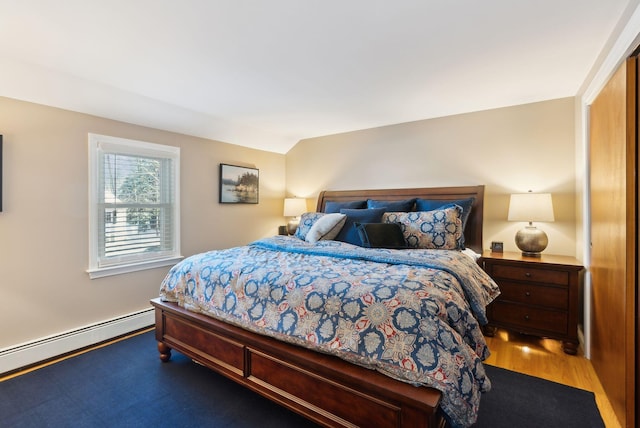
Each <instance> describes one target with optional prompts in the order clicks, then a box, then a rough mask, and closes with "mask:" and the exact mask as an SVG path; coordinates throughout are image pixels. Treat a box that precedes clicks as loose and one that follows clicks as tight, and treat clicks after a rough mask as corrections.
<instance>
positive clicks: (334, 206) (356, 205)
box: [324, 201, 367, 213]
mask: <svg viewBox="0 0 640 428" xmlns="http://www.w3.org/2000/svg"><path fill="white" fill-rule="evenodd" d="M366 207H367V201H347V202H334V201H329V202H327V203H325V204H324V212H325V213H339V212H340V210H341V209H361V208H366Z"/></svg>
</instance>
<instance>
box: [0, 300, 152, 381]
mask: <svg viewBox="0 0 640 428" xmlns="http://www.w3.org/2000/svg"><path fill="white" fill-rule="evenodd" d="M154 322H155V316H154V311H153V308H150V309H145V310H142V311H139V312H134V313H131V314H128V315H124V316H121V317H118V318H113V319H110V320H106V321H102V322H99V323H95V324H91V325H88V326H85V327H81V328H77V329H74V330H70V331H66V332H63V333H59V334H55V335H52V336H47V337H43V338H41V339H36V340H33V341H30V342H26V343H23V344H20V345H16V346H12V347H9V348H5V349H0V375H2V374H4V373H8V372H12V371H15V370H17V369H21V368H23V367H28V366H31V365H33V364H35V363H39V362H41V361H46V360H50V359H52V358H55V357H58V356H60V355H64V354H68V353H69V352H73V351H76V350H78V349H82V348H86V347H87V346H91V345H95V344H97V343H100V342H104V341H106V340H110V339H113V338H116V337H118V336H122V335H125V334H127V333H131V332H133V331H136V330H140V329H143V328H145V327H149V326H151V325H153V324H154Z"/></svg>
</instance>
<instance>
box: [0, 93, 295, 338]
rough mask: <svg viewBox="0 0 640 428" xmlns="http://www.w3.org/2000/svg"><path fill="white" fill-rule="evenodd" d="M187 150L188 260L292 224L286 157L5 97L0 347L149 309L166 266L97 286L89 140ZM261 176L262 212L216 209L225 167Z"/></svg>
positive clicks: (0, 117) (0, 103) (0, 124)
mask: <svg viewBox="0 0 640 428" xmlns="http://www.w3.org/2000/svg"><path fill="white" fill-rule="evenodd" d="M90 132H93V133H98V134H105V135H112V136H116V137H123V138H130V139H135V140H142V141H148V142H152V143H158V144H167V145H173V146H179V147H181V156H182V161H181V200H182V213H181V215H182V227H181V235H182V236H181V238H182V254H183V255H185V256H187V255H190V254H193V253H196V252H201V251H204V250H207V249H214V248H224V247H230V246H235V245H241V244H245V243H248V242H250V241H252V240H255V239H258V238H261V237H264V236H271V235H274V234H276V233H277V226H278V225H279V224H283V223H284V218H283V217H282V200H283V199H282V198H283V197H284V190H285V175H284V174H285V156H284V155H280V154H274V153H269V152H264V151H258V150H253V149H247V148H242V147H239V146H234V145H231V144H225V143H220V142H216V141H210V140H204V139H199V138H194V137H188V136H184V135H179V134H174V133H169V132H164V131H159V130H154V129H149V128H144V127H140V126H135V125H131V124H126V123H121V122H116V121H111V120H107V119H102V118H98V117H94V116H89V115H84V114H79V113H74V112H70V111H66V110H61V109H56V108H51V107H46V106H42V105H37V104H31V103H26V102H21V101H16V100H12V99H8V98H2V97H0V134H3V135H4V182H3V190H4V192H3V196H4V201H3V202H4V204H3V208H4V212H2V213H0V289H1V293H2V298H1V299H0V325H2V326H3V327H2V333H1V334H0V349H1V348H4V347H8V346H13V345H16V344H19V343H23V342H28V341H31V340H34V339H38V338H42V337H45V336H48V335H51V334H58V333H61V332H64V331H67V330H72V329H76V328H79V327H83V326H86V325H89V324H92V323H95V322H100V321H104V320H108V319H112V318H114V317H118V316H121V315H126V314H130V313H132V312H136V311H139V310H141V309H145V308H148V307H149V303H148V302H149V299H151V298H153V297H156V296H157V295H158V289H159V285H160V281H161V280H162V278H163V277H164V275H165V273H166V272H167V270H168V268H158V269H152V270H147V271H142V272H136V273H131V274H125V275H118V276H111V277H107V278H101V279H95V280H90V279H89V276H88V274H87V273H86V272H85V270H86V269H87V266H88V233H87V230H88V224H87V221H88V220H87V215H88V199H87V198H88V196H87V195H88V188H87V186H88V184H87V171H88V157H87V156H88V154H87V134H88V133H90ZM220 163H231V164H237V165H245V166H251V167H256V168H258V169H259V170H260V203H259V204H258V205H221V204H219V203H218V187H217V185H218V167H219V164H220Z"/></svg>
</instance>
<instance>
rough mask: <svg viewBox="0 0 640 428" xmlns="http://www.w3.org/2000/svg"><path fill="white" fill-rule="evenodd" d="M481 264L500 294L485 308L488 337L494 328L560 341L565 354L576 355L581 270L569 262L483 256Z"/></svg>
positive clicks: (510, 254)
mask: <svg viewBox="0 0 640 428" xmlns="http://www.w3.org/2000/svg"><path fill="white" fill-rule="evenodd" d="M480 263H481V265H482V266H483V268H484V270H485V271H486V272H487V273H488V274H489V275H490V276H491V277H492V278H493V279H494V280H495V281H496V283H497V284H498V287H500V292H501V294H500V295H499V296H498V297H497V298H496V300H494V301H493V302H492V303H491V304H490V305H489V306H488V308H487V318H488V319H489V324H488V325H487V326H485V328H484V329H483V330H484V332H485V334H487V335H492V334H494V333H495V328H496V327H503V328H507V329H513V330H517V331H518V332H520V333H526V334H535V335H539V336H544V337H551V338H554V339H560V340H562V347H563V349H564V351H565V352H566V353H567V354H576V352H577V350H578V343H579V342H578V321H579V317H580V302H581V298H580V292H581V291H580V289H581V286H582V272H583V270H584V268H583V267H582V266H581V264H580V262H579V261H578V260H576V259H575V258H574V257H568V256H554V255H547V254H542V255H541V256H540V257H527V256H523V255H522V254H521V253H514V252H504V253H492V252H490V251H485V252H484V253H483V254H482V258H481V259H480Z"/></svg>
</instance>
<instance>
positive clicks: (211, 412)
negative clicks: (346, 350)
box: [0, 332, 604, 428]
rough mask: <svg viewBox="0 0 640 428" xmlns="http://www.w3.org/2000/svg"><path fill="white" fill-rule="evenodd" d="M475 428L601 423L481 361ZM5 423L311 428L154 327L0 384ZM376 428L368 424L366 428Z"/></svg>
mask: <svg viewBox="0 0 640 428" xmlns="http://www.w3.org/2000/svg"><path fill="white" fill-rule="evenodd" d="M487 371H488V373H489V376H490V378H491V380H492V383H493V390H492V391H491V392H490V393H487V394H485V395H484V396H483V398H482V403H481V406H480V407H481V408H480V414H479V419H478V423H477V424H476V425H475V427H480V428H489V427H491V428H502V427H505V428H506V427H509V428H512V427H536V428H537V427H562V428H572V427H580V428H584V427H588V428H590V427H593V428H595V427H598V428H600V427H604V424H603V423H602V419H601V418H600V414H599V413H598V410H597V408H596V405H595V400H594V396H593V394H592V393H590V392H587V391H582V390H579V389H575V388H571V387H567V386H564V385H559V384H556V383H552V382H547V381H544V380H542V379H538V378H534V377H530V376H525V375H520V374H518V373H514V372H510V371H507V370H502V369H498V368H495V367H487ZM0 425H1V426H3V427H5V426H6V427H37V428H40V427H150V426H154V427H213V428H222V427H234V428H236V427H238V428H242V427H247V428H248V427H251V428H254V427H265V428H270V427H273V428H276V427H278V428H280V427H283V428H287V427H300V428H302V427H315V426H316V425H315V424H313V423H311V422H309V421H307V420H305V419H303V418H302V417H300V416H298V415H297V414H295V413H292V412H289V411H288V410H285V409H283V408H282V407H280V406H278V405H276V404H273V403H271V402H270V401H268V400H266V399H264V398H262V397H261V396H259V395H258V394H255V393H253V392H251V391H248V390H247V389H245V388H243V387H241V386H239V385H237V384H236V383H234V382H232V381H230V380H227V379H225V378H224V377H222V376H220V375H218V374H216V373H214V372H213V371H211V370H209V369H206V368H204V367H202V366H200V365H198V364H195V363H193V362H191V360H190V359H188V358H186V357H185V356H183V355H181V354H179V353H177V352H173V356H172V358H171V362H169V363H162V362H160V360H159V359H158V351H157V349H156V342H155V338H154V335H153V332H149V333H144V334H141V335H138V336H135V337H132V338H130V339H127V340H124V341H121V342H117V343H115V344H113V345H109V346H107V347H104V348H100V349H97V350H93V351H90V352H87V353H85V354H82V355H79V356H77V357H73V358H69V359H67V360H64V361H62V362H59V363H56V364H53V365H51V366H48V367H45V368H42V369H39V370H36V371H34V372H31V373H27V374H25V375H22V376H18V377H16V378H13V379H10V380H7V381H5V382H2V383H0ZM374 425H375V424H374V423H373V424H372V426H374Z"/></svg>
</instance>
